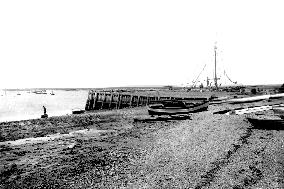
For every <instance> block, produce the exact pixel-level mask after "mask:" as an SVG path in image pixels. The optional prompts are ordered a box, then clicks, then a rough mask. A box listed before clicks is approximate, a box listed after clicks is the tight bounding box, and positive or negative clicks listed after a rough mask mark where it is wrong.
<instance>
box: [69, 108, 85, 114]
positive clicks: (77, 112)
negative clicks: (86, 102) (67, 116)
mask: <svg viewBox="0 0 284 189" xmlns="http://www.w3.org/2000/svg"><path fill="white" fill-rule="evenodd" d="M84 112H85V110H82V109H79V108H75V109H73V110H72V114H82V113H84Z"/></svg>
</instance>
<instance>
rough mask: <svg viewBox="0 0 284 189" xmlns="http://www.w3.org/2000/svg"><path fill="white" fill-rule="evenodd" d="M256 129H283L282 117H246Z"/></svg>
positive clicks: (283, 121)
mask: <svg viewBox="0 0 284 189" xmlns="http://www.w3.org/2000/svg"><path fill="white" fill-rule="evenodd" d="M247 120H248V121H249V122H250V123H251V124H252V125H253V126H254V128H256V129H267V130H269V129H277V130H279V129H284V119H260V118H247Z"/></svg>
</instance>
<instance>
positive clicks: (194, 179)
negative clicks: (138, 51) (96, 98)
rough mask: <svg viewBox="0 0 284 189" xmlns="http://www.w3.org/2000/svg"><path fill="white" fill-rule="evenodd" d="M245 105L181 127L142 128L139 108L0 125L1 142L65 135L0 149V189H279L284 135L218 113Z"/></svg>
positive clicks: (205, 115) (210, 113)
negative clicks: (0, 188)
mask: <svg viewBox="0 0 284 189" xmlns="http://www.w3.org/2000/svg"><path fill="white" fill-rule="evenodd" d="M263 103H265V102H257V103H252V104H253V105H261V104H263ZM250 105H251V104H250ZM240 106H242V105H231V104H226V105H225V104H224V105H212V106H210V107H209V109H208V111H205V112H200V113H195V114H193V115H192V116H191V119H190V120H182V121H177V120H174V121H167V122H163V121H162V122H150V123H136V122H133V118H134V117H139V116H140V117H141V116H142V117H143V116H145V115H147V109H146V108H145V107H137V108H126V109H119V110H110V111H109V110H105V111H98V112H88V113H85V114H82V115H67V116H59V117H50V118H47V119H36V120H26V121H16V122H9V124H3V123H0V127H1V128H0V129H1V137H2V138H0V139H1V140H0V141H7V140H8V139H9V140H12V139H13V140H17V139H21V138H22V139H24V138H28V137H44V136H48V135H52V134H56V133H60V134H62V135H64V136H66V137H58V138H54V140H48V141H43V142H40V143H32V142H31V143H24V144H21V145H15V146H13V145H0V151H1V156H0V160H1V162H3V165H2V166H0V181H1V182H0V183H1V184H2V185H1V184H0V187H3V188H13V187H14V188H35V187H36V188H44V187H57V188H88V187H97V188H100V187H103V188H105V187H108V188H119V187H126V188H142V187H144V188H153V187H158V188H166V187H168V188H173V187H179V188H203V187H207V188H222V187H225V188H233V187H239V188H248V187H252V188H256V187H263V188H277V187H276V186H278V188H281V186H282V184H284V183H283V182H282V181H283V180H284V174H283V173H282V172H283V168H279V166H281V163H284V162H283V161H282V160H283V159H284V149H283V147H281V146H282V145H283V146H284V141H283V137H284V130H280V131H277V130H257V129H253V128H252V127H251V125H250V124H249V123H248V122H247V121H246V119H245V118H246V115H230V116H229V115H213V112H214V111H217V110H221V109H225V108H232V107H240ZM269 111H270V110H269ZM269 111H268V113H269ZM97 130H99V131H102V132H100V133H97V132H95V131H97ZM76 131H77V132H76ZM92 131H94V132H92ZM104 131H107V132H104ZM72 132H73V133H75V134H73V135H71V136H69V135H68V134H69V133H72ZM65 134H66V135H65ZM271 154H273V156H271ZM271 158H273V159H271ZM271 161H272V162H274V163H273V164H272V163H269V162H271ZM281 179H282V181H281ZM283 186H284V185H283Z"/></svg>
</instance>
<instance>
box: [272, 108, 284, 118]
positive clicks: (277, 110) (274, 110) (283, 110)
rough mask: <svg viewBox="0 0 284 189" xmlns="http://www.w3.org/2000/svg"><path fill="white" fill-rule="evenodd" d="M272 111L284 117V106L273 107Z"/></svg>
mask: <svg viewBox="0 0 284 189" xmlns="http://www.w3.org/2000/svg"><path fill="white" fill-rule="evenodd" d="M272 110H273V112H274V113H275V114H277V115H282V116H284V106H282V107H281V106H279V107H273V108H272Z"/></svg>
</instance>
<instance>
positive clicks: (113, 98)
mask: <svg viewBox="0 0 284 189" xmlns="http://www.w3.org/2000/svg"><path fill="white" fill-rule="evenodd" d="M161 100H195V101H196V100H197V101H201V100H208V98H201V97H194V98H187V97H172V96H153V95H141V94H123V93H118V92H100V91H92V90H91V91H90V92H89V94H88V99H87V102H86V106H85V110H86V111H91V110H103V109H121V108H128V107H138V106H147V105H149V104H153V103H156V102H157V101H161Z"/></svg>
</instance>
